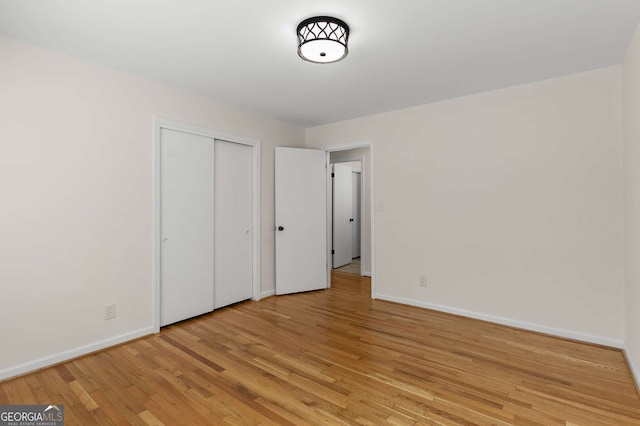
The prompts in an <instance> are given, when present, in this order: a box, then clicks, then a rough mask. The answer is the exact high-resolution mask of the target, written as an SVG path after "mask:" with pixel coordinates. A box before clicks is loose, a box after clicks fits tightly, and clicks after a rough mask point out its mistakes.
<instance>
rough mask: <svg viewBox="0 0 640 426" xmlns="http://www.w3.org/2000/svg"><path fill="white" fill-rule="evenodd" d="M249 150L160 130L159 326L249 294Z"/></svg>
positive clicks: (250, 207)
mask: <svg viewBox="0 0 640 426" xmlns="http://www.w3.org/2000/svg"><path fill="white" fill-rule="evenodd" d="M252 172H253V152H252V148H251V147H249V146H246V145H242V144H236V143H231V142H225V141H220V140H214V139H213V138H211V137H205V136H201V135H196V134H192V133H188V132H182V131H175V130H169V129H161V135H160V232H161V243H160V244H161V245H160V263H161V265H160V325H161V326H164V325H168V324H172V323H174V322H177V321H182V320H184V319H187V318H191V317H194V316H197V315H201V314H204V313H207V312H211V311H213V310H214V308H219V307H222V306H226V305H229V304H231V303H235V302H239V301H242V300H246V299H249V298H251V296H252V282H253V258H252V256H253V252H252V234H253V228H252V223H253V222H252V202H253V196H252V191H253V175H252Z"/></svg>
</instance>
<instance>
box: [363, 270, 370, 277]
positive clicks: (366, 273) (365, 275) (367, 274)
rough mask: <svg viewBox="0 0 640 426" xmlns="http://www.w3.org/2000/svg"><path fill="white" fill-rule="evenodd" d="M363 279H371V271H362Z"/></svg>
mask: <svg viewBox="0 0 640 426" xmlns="http://www.w3.org/2000/svg"><path fill="white" fill-rule="evenodd" d="M361 274H362V276H363V277H370V276H371V272H370V271H362V272H361Z"/></svg>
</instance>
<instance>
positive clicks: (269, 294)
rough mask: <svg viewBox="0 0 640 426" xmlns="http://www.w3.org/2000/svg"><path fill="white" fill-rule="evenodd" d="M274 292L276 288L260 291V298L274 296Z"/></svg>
mask: <svg viewBox="0 0 640 426" xmlns="http://www.w3.org/2000/svg"><path fill="white" fill-rule="evenodd" d="M275 294H276V290H275V289H273V290H267V291H263V292H262V293H260V299H264V298H265V297H269V296H274V295H275Z"/></svg>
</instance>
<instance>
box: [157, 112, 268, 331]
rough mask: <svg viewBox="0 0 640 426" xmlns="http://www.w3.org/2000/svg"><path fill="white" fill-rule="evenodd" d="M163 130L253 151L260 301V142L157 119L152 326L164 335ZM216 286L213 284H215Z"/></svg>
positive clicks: (255, 277)
mask: <svg viewBox="0 0 640 426" xmlns="http://www.w3.org/2000/svg"><path fill="white" fill-rule="evenodd" d="M161 129H168V130H175V131H179V132H186V133H192V134H195V135H200V136H204V137H208V138H211V139H213V140H212V141H211V142H212V143H215V142H214V141H215V140H216V139H218V140H224V141H227V142H233V143H238V144H242V145H248V146H250V147H252V156H253V197H252V198H253V203H252V204H253V206H252V225H253V235H252V246H253V249H252V251H253V262H252V263H253V264H252V274H251V275H252V297H251V299H252V300H255V301H258V300H260V235H261V232H260V187H261V186H260V157H261V155H260V140H259V139H254V138H249V137H246V136H241V135H236V134H233V133H227V132H222V131H218V130H214V129H209V128H206V127H201V126H196V125H193V124H188V123H183V122H180V121H176V120H171V119H168V118H163V117H154V118H153V146H152V155H153V161H152V162H153V169H152V170H153V176H152V181H153V208H152V211H153V239H152V247H153V252H152V256H153V258H152V303H151V316H152V318H151V323H152V327H153V331H154V333H159V332H160V265H161V263H160V244H161V235H160V232H161V229H160V133H161ZM212 285H213V283H212Z"/></svg>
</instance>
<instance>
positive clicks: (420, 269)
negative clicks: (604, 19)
mask: <svg viewBox="0 0 640 426" xmlns="http://www.w3.org/2000/svg"><path fill="white" fill-rule="evenodd" d="M621 77H622V76H621V67H611V68H606V69H601V70H596V71H592V72H587V73H583V74H578V75H572V76H567V77H563V78H557V79H553V80H548V81H542V82H538V83H533V84H528V85H523V86H518V87H513V88H508V89H504V90H498V91H494V92H489V93H484V94H479V95H475V96H469V97H464V98H459V99H455V100H451V101H446V102H440V103H436V104H431V105H425V106H421V107H417V108H412V109H406V110H401V111H395V112H391V113H386V114H380V115H376V116H371V117H365V118H361V119H355V120H349V121H345V122H341V123H336V124H330V125H325V126H320V127H315V128H311V129H307V145H308V146H309V147H322V146H328V145H336V144H344V143H348V142H351V141H354V142H355V141H361V140H374V141H375V149H376V159H375V177H374V178H375V183H376V189H375V191H376V192H375V199H376V204H379V203H380V202H382V203H384V206H385V209H384V211H377V212H376V230H375V232H376V234H375V238H376V259H377V261H376V262H377V263H376V271H377V277H376V278H377V293H378V294H377V296H378V297H382V298H387V299H391V300H397V301H401V302H405V303H412V304H416V305H420V306H427V307H437V308H439V309H443V310H449V311H454V312H458V313H463V314H468V315H472V316H476V317H481V318H488V319H494V320H496V319H497V320H499V321H502V322H505V323H511V324H514V325H517V326H521V327H528V328H532V329H537V330H541V331H545V332H552V333H555V334H558V335H564V336H569V337H575V338H581V339H584V340H589V341H594V342H600V343H605V344H611V345H614V346H621V344H622V340H623V338H624V313H623V309H622V307H623V305H624V299H623V297H624V296H623V291H624V278H623V260H622V259H623V194H622V186H623V185H622V102H621V97H622V92H621V89H622V78H621ZM422 274H424V275H426V276H427V280H428V285H427V288H421V287H419V285H418V282H419V276H420V275H422Z"/></svg>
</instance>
